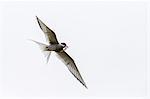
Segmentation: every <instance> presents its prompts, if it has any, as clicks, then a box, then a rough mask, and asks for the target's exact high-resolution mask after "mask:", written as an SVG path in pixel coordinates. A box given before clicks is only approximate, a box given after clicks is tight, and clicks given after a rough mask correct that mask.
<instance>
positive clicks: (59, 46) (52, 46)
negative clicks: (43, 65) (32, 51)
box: [34, 17, 87, 88]
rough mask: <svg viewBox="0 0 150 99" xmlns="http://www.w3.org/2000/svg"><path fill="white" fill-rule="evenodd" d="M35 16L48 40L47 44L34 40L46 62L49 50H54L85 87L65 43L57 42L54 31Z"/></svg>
mask: <svg viewBox="0 0 150 99" xmlns="http://www.w3.org/2000/svg"><path fill="white" fill-rule="evenodd" d="M36 18H37V21H38V24H39V26H40V28H41V30H42V31H43V32H44V34H45V37H46V40H47V41H48V43H49V45H46V44H43V43H40V42H37V41H34V42H35V43H37V44H38V45H39V46H40V48H41V50H42V52H43V53H44V55H45V56H46V57H47V62H48V60H49V57H50V54H51V52H56V54H57V56H58V58H59V59H60V60H61V61H62V62H63V63H64V64H65V65H66V66H67V68H68V69H69V71H70V72H71V73H72V74H73V75H74V77H75V78H76V79H77V80H79V81H80V83H82V84H83V85H84V86H85V87H86V88H87V86H86V84H85V82H84V80H83V78H82V77H81V75H80V72H79V70H78V68H77V67H76V64H75V62H74V60H73V59H72V58H71V57H70V56H69V55H68V54H67V53H66V52H65V49H66V48H67V45H66V44H65V43H59V42H58V40H57V38H56V35H55V33H54V32H53V31H52V30H51V29H50V28H48V27H47V26H46V25H45V24H44V23H43V22H42V21H41V20H40V19H39V18H38V17H36Z"/></svg>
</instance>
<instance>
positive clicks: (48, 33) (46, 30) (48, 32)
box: [36, 16, 58, 44]
mask: <svg viewBox="0 0 150 99" xmlns="http://www.w3.org/2000/svg"><path fill="white" fill-rule="evenodd" d="M36 18H37V21H38V24H39V26H40V28H41V29H42V31H43V32H44V34H45V37H46V40H47V41H48V42H49V43H50V44H58V40H57V37H56V35H55V33H54V32H53V31H52V30H51V29H50V28H48V27H47V26H46V25H45V24H44V23H43V22H42V21H41V20H40V19H39V18H38V17H37V16H36Z"/></svg>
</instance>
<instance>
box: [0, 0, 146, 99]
mask: <svg viewBox="0 0 150 99" xmlns="http://www.w3.org/2000/svg"><path fill="white" fill-rule="evenodd" d="M35 15H37V16H38V17H39V18H40V19H41V20H42V21H43V22H45V23H46V24H47V25H48V26H49V27H50V28H51V29H53V30H54V31H55V32H56V34H57V38H58V40H59V41H61V42H66V43H67V45H68V46H69V48H68V49H67V52H68V53H69V54H70V55H71V56H72V57H73V58H74V60H75V62H76V64H77V66H78V68H79V70H80V72H81V74H82V76H83V78H84V80H85V82H86V84H87V86H88V88H89V89H88V90H87V89H85V88H84V87H83V86H82V85H81V84H80V83H79V82H78V81H77V80H76V79H75V78H74V77H73V76H72V75H71V73H70V72H69V71H68V70H67V68H66V67H65V65H64V64H63V63H61V61H60V60H58V59H57V57H56V56H55V54H54V53H53V54H52V55H51V57H50V61H49V63H48V64H46V60H45V58H44V56H43V55H42V53H41V52H40V49H39V48H38V46H37V45H36V44H34V43H32V42H30V41H28V40H27V39H34V40H37V41H40V42H45V37H44V34H43V33H42V31H41V30H40V28H39V26H38V24H37V22H36V19H35ZM0 18H1V45H2V46H1V65H0V68H1V81H0V84H1V85H0V87H1V90H0V92H1V93H0V95H1V96H23V97H24V96H29V97H30V96H36V97H38V96H42V97H47V96H50V97H51V96H54V97H57V96H59V97H60V96H66V97H67V96H71V97H72V96H77V97H82V96H86V97H87V96H100V97H101V96H104V97H113V96H115V97H116V96H120V97H126V96H127V97H130V96H138V97H139V96H145V93H146V88H145V86H146V85H145V84H146V26H147V23H146V4H145V3H141V2H140V3H129V2H113V3H112V2H74V3H73V2H72V3H71V2H70V3H69V2H45V3H44V2H29V3H27V2H26V3H25V2H24V3H17V2H13V3H3V4H1V16H0Z"/></svg>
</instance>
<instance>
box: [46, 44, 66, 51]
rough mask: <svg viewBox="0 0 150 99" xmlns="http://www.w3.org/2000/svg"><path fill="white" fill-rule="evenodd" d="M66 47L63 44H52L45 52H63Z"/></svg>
mask: <svg viewBox="0 0 150 99" xmlns="http://www.w3.org/2000/svg"><path fill="white" fill-rule="evenodd" d="M63 48H64V46H63V45H62V44H50V45H49V46H46V47H45V51H55V52H60V51H62V50H63Z"/></svg>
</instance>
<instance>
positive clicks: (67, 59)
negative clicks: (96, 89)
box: [56, 51, 87, 88]
mask: <svg viewBox="0 0 150 99" xmlns="http://www.w3.org/2000/svg"><path fill="white" fill-rule="evenodd" d="M56 53H57V56H58V58H59V59H60V60H61V61H62V62H63V63H64V64H65V65H66V66H67V67H68V69H69V71H70V72H71V73H72V74H73V75H74V77H75V78H77V80H79V81H80V83H82V84H83V85H84V86H85V87H86V88H87V86H86V84H85V82H84V80H83V78H82V77H81V75H80V72H79V70H78V68H77V67H76V64H75V62H74V60H73V59H72V58H71V57H70V56H69V55H68V54H67V53H66V52H65V51H63V52H56Z"/></svg>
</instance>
